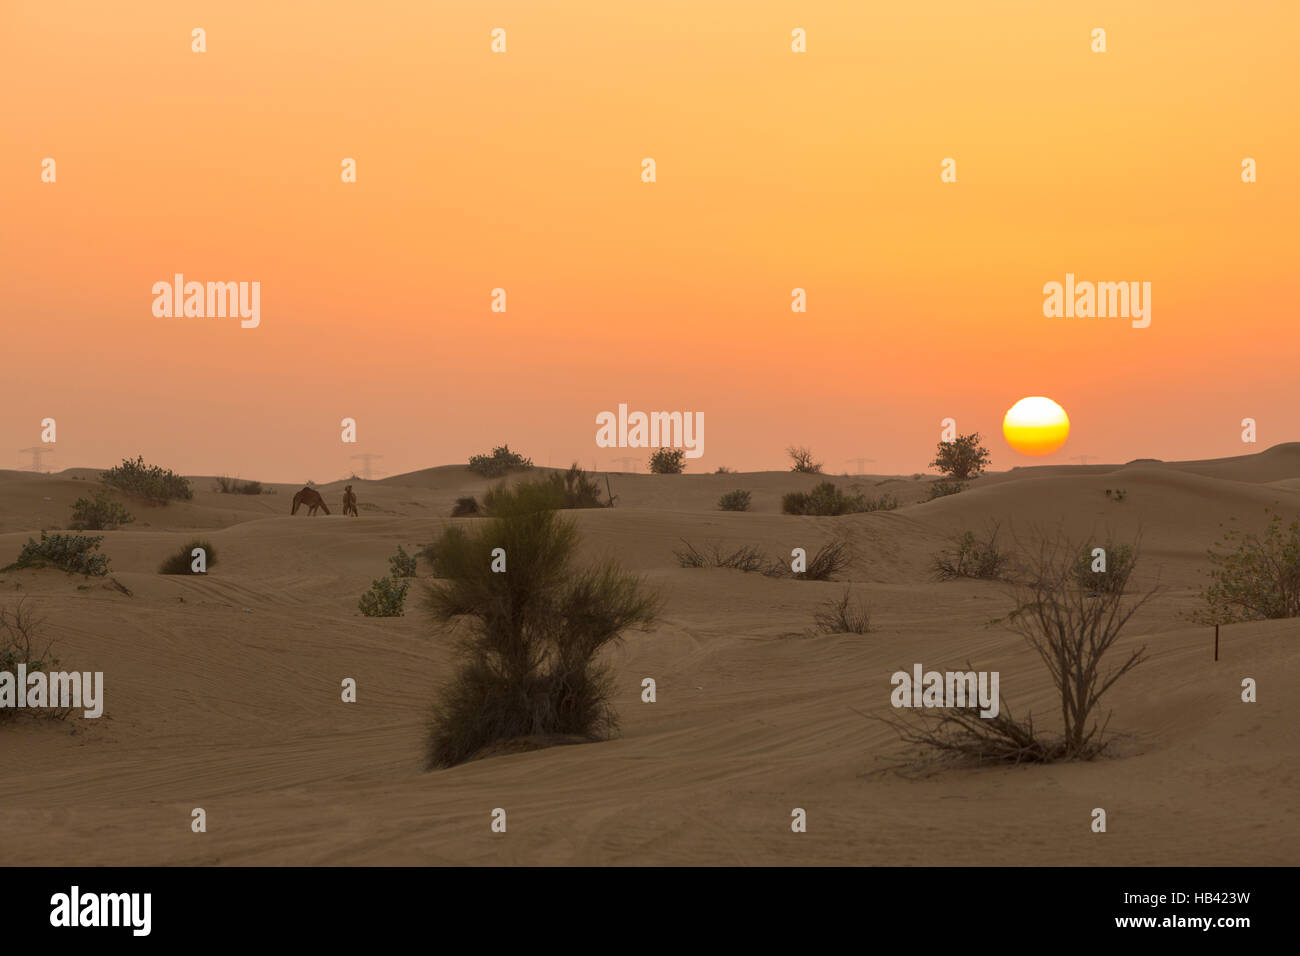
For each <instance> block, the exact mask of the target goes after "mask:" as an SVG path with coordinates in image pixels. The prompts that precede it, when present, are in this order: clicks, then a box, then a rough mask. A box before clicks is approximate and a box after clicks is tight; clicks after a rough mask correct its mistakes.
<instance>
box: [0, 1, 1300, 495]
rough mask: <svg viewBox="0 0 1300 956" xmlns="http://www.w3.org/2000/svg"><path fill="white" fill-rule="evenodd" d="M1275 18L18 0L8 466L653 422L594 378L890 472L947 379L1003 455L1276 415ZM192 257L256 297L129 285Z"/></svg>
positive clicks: (1078, 6) (1283, 365) (1283, 349)
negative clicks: (1095, 37) (207, 304)
mask: <svg viewBox="0 0 1300 956" xmlns="http://www.w3.org/2000/svg"><path fill="white" fill-rule="evenodd" d="M194 27H203V28H204V29H205V30H206V31H207V47H208V52H206V53H203V54H196V53H193V52H191V49H190V45H191V35H190V31H191V30H192V29H193V28H194ZM493 27H504V28H505V29H506V31H507V50H508V52H507V53H505V54H493V53H492V52H491V50H490V42H491V38H490V35H489V34H490V31H491V30H492V28H493ZM795 27H802V28H804V29H805V30H806V31H807V35H808V52H807V53H806V54H794V53H792V52H790V31H791V30H792V29H793V28H795ZM1094 27H1103V28H1105V30H1106V32H1107V47H1108V49H1107V52H1106V53H1104V54H1095V53H1093V52H1091V50H1090V42H1091V40H1090V32H1091V30H1092V29H1093V28H1094ZM1297 28H1300V5H1298V4H1295V3H1292V2H1274V3H1268V2H1263V3H1256V4H1253V5H1251V6H1250V8H1249V9H1248V10H1247V9H1244V8H1243V9H1240V10H1237V9H1235V8H1233V7H1232V6H1231V5H1229V4H1223V3H1205V2H1187V0H1184V2H1178V3H1174V2H1149V3H1141V2H1134V0H1125V2H1116V3H1086V4H1084V3H1066V2H1061V3H1042V2H1036V0H1026V2H1021V3H1016V2H1000V3H992V4H971V3H967V2H957V0H952V2H931V3H922V2H917V3H908V4H881V3H859V2H847V0H846V2H840V3H829V2H827V3H797V4H796V3H788V2H785V3H775V2H763V0H744V2H732V0H711V2H710V3H708V4H700V3H698V2H694V0H689V2H687V0H671V2H669V0H655V2H654V3H646V4H632V3H627V4H623V3H609V2H608V0H599V2H596V0H560V2H556V3H548V4H537V3H535V2H500V3H496V2H494V3H490V4H488V3H481V2H468V0H466V2H455V3H452V2H442V0H419V2H416V0H405V2H397V0H389V2H384V0H377V2H371V3H367V4H354V3H335V2H325V0H311V2H283V0H277V2H275V3H268V2H262V0H258V2H233V0H223V2H219V3H218V2H212V3H177V2H174V0H165V2H133V3H131V4H129V5H127V6H122V5H118V4H104V3H101V2H74V3H61V2H50V0H6V2H5V3H3V4H0V84H2V86H3V90H4V93H3V95H2V96H0V208H2V209H3V216H2V217H0V255H2V256H3V259H2V260H0V261H2V262H3V266H2V267H0V314H2V315H3V317H4V329H5V341H6V344H7V350H6V354H5V361H4V365H3V374H2V375H0V382H2V383H3V385H2V387H3V415H2V416H0V467H26V465H25V464H24V462H26V461H28V460H29V459H28V458H27V456H24V455H21V454H19V452H18V449H20V448H24V447H26V446H30V445H33V444H36V443H38V442H39V440H40V421H41V419H42V418H45V417H53V418H55V419H56V420H57V422H58V443H57V445H56V446H55V448H54V452H55V455H54V458H53V459H51V463H52V465H53V466H54V467H55V468H56V469H57V468H62V467H71V466H99V467H104V466H107V465H109V464H112V463H114V462H116V461H118V460H120V459H121V458H122V457H124V456H128V455H129V456H134V455H135V454H137V453H140V454H143V455H144V456H145V457H146V459H148V460H150V461H157V462H159V463H161V464H164V465H166V466H168V467H172V468H175V469H176V470H178V471H184V472H187V473H228V474H232V475H234V474H238V475H242V476H245V477H257V478H262V479H267V480H282V481H301V480H306V479H308V478H311V479H314V480H317V481H329V480H333V479H335V478H338V477H342V476H343V475H345V474H346V473H347V472H348V471H349V469H350V468H352V467H354V466H356V467H359V465H358V464H357V463H356V462H353V461H351V460H350V456H351V455H354V454H359V453H374V454H378V455H382V456H383V458H382V460H381V461H379V462H378V463H377V467H378V468H379V469H382V470H383V471H385V472H388V473H397V472H401V471H407V470H412V469H415V468H420V467H426V466H429V465H435V464H449V463H454V462H463V461H464V460H465V459H466V458H467V457H468V456H469V455H470V454H472V453H475V452H480V451H486V450H488V449H489V448H490V447H491V446H492V445H494V444H499V443H501V442H509V443H510V445H511V447H512V448H515V449H517V450H520V451H522V452H524V453H525V454H529V455H531V456H532V457H533V459H534V460H535V461H536V462H537V463H538V464H547V463H551V464H556V465H561V464H567V463H568V462H569V461H570V460H572V459H575V458H576V459H579V460H580V461H582V462H583V463H584V464H587V465H590V464H593V463H594V464H596V465H599V466H601V467H605V466H608V465H609V464H610V463H611V462H612V461H613V459H615V458H617V457H620V456H623V455H636V456H637V457H645V455H644V454H643V453H642V452H641V451H639V450H635V449H632V450H621V449H598V448H597V447H596V444H595V433H596V425H595V416H596V414H597V413H598V412H601V411H605V410H614V409H616V408H617V407H618V405H619V403H620V402H623V403H627V404H628V405H629V406H630V407H631V408H632V409H634V410H636V409H641V410H646V411H651V410H679V411H698V412H702V413H704V417H705V420H706V423H707V426H706V432H705V455H704V457H703V458H702V459H699V460H698V461H694V462H691V463H690V469H689V470H691V471H702V470H709V471H712V470H713V469H714V468H716V467H717V466H718V465H723V464H725V465H729V466H731V467H734V468H740V469H743V470H750V469H759V468H779V467H783V466H784V463H783V457H784V453H783V452H784V448H785V447H786V446H787V445H790V444H792V443H793V444H805V445H809V446H811V447H812V448H813V450H814V451H815V452H816V453H817V455H818V456H819V457H820V458H821V459H822V460H824V461H825V462H826V463H827V469H828V470H831V471H844V470H851V469H853V468H854V467H855V466H853V465H849V464H847V463H846V459H849V458H851V457H852V458H856V457H867V458H874V459H876V461H875V463H874V464H871V465H869V466H868V468H869V470H874V471H877V472H881V471H885V472H902V473H911V472H913V471H920V470H923V469H924V468H925V466H926V464H927V462H928V461H929V460H930V458H932V457H933V452H934V445H935V442H936V441H937V440H938V438H939V422H940V420H941V419H943V418H945V417H953V418H955V419H956V420H957V424H958V428H959V429H960V430H961V431H963V432H966V431H973V430H979V431H980V432H982V433H983V434H984V435H985V437H986V444H987V445H988V446H989V448H990V449H991V450H992V451H993V454H994V467H995V468H1006V467H1010V466H1012V465H1016V464H1033V463H1040V462H1045V463H1053V462H1061V463H1068V462H1069V461H1070V459H1071V456H1075V455H1089V456H1093V457H1094V458H1100V459H1101V460H1103V461H1125V460H1127V459H1131V458H1135V457H1157V458H1165V459H1175V458H1202V457H1215V456H1219V455H1233V454H1241V453H1243V452H1250V451H1257V450H1261V449H1262V448H1265V447H1267V446H1269V445H1272V444H1276V443H1278V442H1281V441H1288V440H1296V439H1300V427H1298V423H1297V415H1298V414H1300V395H1298V391H1300V390H1298V388H1297V384H1296V383H1297V381H1298V380H1300V372H1298V371H1297V369H1298V367H1300V347H1298V346H1300V332H1297V331H1296V330H1295V322H1296V320H1297V315H1296V308H1295V304H1294V303H1295V302H1296V301H1297V295H1298V293H1300V288H1298V286H1300V280H1298V279H1297V272H1296V251H1297V240H1296V238H1295V237H1296V222H1297V219H1298V218H1300V217H1298V216H1297V214H1298V213H1300V190H1298V189H1297V185H1296V174H1295V170H1296V169H1297V157H1300V122H1298V120H1297V116H1298V114H1297V111H1296V108H1295V102H1294V100H1295V91H1296V90H1297V89H1298V88H1300V67H1297V66H1296V63H1297V58H1296V57H1295V55H1294V49H1293V48H1292V44H1293V42H1294V37H1295V36H1296V34H1297ZM1247 156H1249V157H1253V158H1255V159H1256V160H1257V162H1258V176H1259V182H1257V183H1255V184H1244V183H1242V182H1241V178H1240V170H1241V160H1242V158H1243V157H1247ZM45 157H52V158H54V159H55V160H56V162H57V177H58V178H57V182H55V183H53V184H50V183H42V182H41V161H42V159H43V158H45ZM344 157H354V158H355V159H356V160H357V164H358V165H357V169H358V181H357V182H356V183H355V184H345V183H342V182H341V181H340V162H341V160H342V159H343V158H344ZM643 157H653V158H654V159H655V160H656V162H657V164H658V182H656V183H654V184H646V183H642V182H641V178H640V172H641V160H642V158H643ZM944 157H953V158H955V159H956V161H957V172H958V181H957V183H955V184H945V183H942V182H940V178H939V172H940V162H941V160H942V159H943V158H944ZM176 272H182V273H184V274H185V275H186V277H187V278H188V279H193V280H197V281H209V280H212V281H241V280H242V281H252V280H256V281H260V282H261V284H262V292H261V295H262V317H261V325H260V327H258V328H256V329H241V328H240V326H239V321H238V320H237V319H198V318H174V319H165V318H163V319H160V318H155V317H154V315H153V313H152V308H151V307H152V303H153V295H152V293H151V288H152V286H153V283H155V282H158V281H169V280H170V279H171V277H172V275H173V274H174V273H176ZM1066 272H1073V273H1074V274H1075V275H1076V276H1077V277H1078V278H1079V279H1080V280H1084V279H1091V280H1099V281H1121V280H1124V281H1149V282H1151V284H1152V299H1153V319H1152V324H1151V327H1150V328H1148V329H1141V330H1138V329H1132V328H1131V327H1130V326H1129V323H1128V321H1127V320H1124V319H1081V318H1076V319H1063V318H1062V319H1048V318H1045V317H1044V316H1043V314H1042V304H1043V298H1044V297H1043V294H1042V291H1041V289H1042V286H1043V284H1044V283H1045V282H1048V281H1053V280H1055V281H1062V280H1063V279H1064V275H1065V273H1066ZM495 287H504V288H505V289H506V290H507V295H508V311H507V312H506V313H504V314H497V313H492V312H491V311H490V310H489V304H490V292H491V290H492V289H493V288H495ZM795 287H802V288H804V289H806V290H807V293H808V312H807V314H794V313H792V312H791V311H790V291H791V289H793V288H795ZM1037 394H1042V395H1047V396H1050V397H1052V398H1054V399H1055V400H1056V401H1058V402H1060V403H1061V404H1062V405H1063V406H1064V407H1065V409H1066V410H1067V412H1068V413H1069V415H1070V417H1071V420H1072V422H1073V432H1072V435H1071V438H1070V441H1069V442H1068V443H1067V444H1066V445H1065V447H1064V448H1063V449H1062V450H1061V451H1059V452H1058V453H1056V454H1055V455H1053V456H1050V457H1048V458H1046V459H1036V460H1031V459H1026V458H1022V457H1021V456H1019V455H1017V454H1016V453H1015V452H1013V451H1011V450H1010V449H1009V448H1008V447H1007V445H1006V444H1005V442H1004V440H1003V439H1002V436H1001V433H1000V424H1001V419H1002V415H1003V413H1004V412H1005V411H1006V409H1007V408H1008V407H1010V405H1012V404H1013V403H1014V402H1015V401H1016V400H1017V399H1019V398H1021V397H1023V396H1026V395H1037ZM345 416H350V417H353V418H355V419H356V420H357V421H358V425H359V439H360V440H359V442H358V443H357V444H356V445H345V444H343V443H342V442H341V441H340V428H339V423H340V420H341V419H342V418H343V417H345ZM1248 416H1249V417H1253V418H1255V419H1256V420H1257V421H1258V423H1259V425H1258V428H1259V443H1258V444H1257V445H1254V446H1250V445H1243V444H1242V442H1241V440H1240V430H1241V429H1240V422H1241V419H1242V418H1244V417H1248Z"/></svg>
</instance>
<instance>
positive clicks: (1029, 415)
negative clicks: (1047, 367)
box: [1002, 395, 1070, 456]
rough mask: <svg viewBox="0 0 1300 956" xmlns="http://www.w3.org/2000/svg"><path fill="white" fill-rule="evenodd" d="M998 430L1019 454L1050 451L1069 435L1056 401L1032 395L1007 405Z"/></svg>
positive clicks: (1063, 415) (1063, 411) (1047, 453)
mask: <svg viewBox="0 0 1300 956" xmlns="http://www.w3.org/2000/svg"><path fill="white" fill-rule="evenodd" d="M1002 434H1003V435H1005V436H1006V439H1007V444H1008V445H1010V446H1011V447H1012V448H1014V449H1015V450H1016V451H1018V452H1020V454H1022V455H1034V456H1038V455H1050V454H1051V453H1052V452H1054V451H1056V450H1057V449H1058V448H1060V447H1061V446H1062V445H1064V444H1065V440H1066V439H1067V438H1068V437H1069V436H1070V419H1069V417H1068V416H1067V415H1066V414H1065V409H1064V408H1062V407H1061V406H1060V405H1058V404H1056V402H1054V401H1052V400H1051V399H1050V398H1044V397H1042V396H1041V395H1035V396H1033V397H1031V398H1022V399H1021V400H1020V401H1018V402H1016V403H1015V404H1014V405H1012V406H1011V408H1010V410H1008V411H1007V414H1006V416H1005V417H1004V418H1003V419H1002Z"/></svg>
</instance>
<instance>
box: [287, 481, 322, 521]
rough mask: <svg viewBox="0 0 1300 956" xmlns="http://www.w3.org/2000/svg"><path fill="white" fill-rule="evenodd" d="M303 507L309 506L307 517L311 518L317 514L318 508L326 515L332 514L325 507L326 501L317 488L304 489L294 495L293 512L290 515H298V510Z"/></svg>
mask: <svg viewBox="0 0 1300 956" xmlns="http://www.w3.org/2000/svg"><path fill="white" fill-rule="evenodd" d="M302 505H306V506H307V517H309V518H310V517H311V516H313V515H314V514H316V509H317V508H319V509H320V510H321V511H323V512H325V513H326V514H329V513H330V510H329V508H327V507H325V499H324V498H322V497H321V496H320V492H319V491H317V490H316V489H315V488H304V489H303V490H302V491H300V492H298V493H297V494H296V495H294V496H293V510H292V511H291V512H289V513H290V514H294V515H296V514H297V513H298V508H299V507H301V506H302Z"/></svg>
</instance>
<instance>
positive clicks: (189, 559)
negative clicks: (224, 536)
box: [158, 538, 217, 574]
mask: <svg viewBox="0 0 1300 956" xmlns="http://www.w3.org/2000/svg"><path fill="white" fill-rule="evenodd" d="M196 548H202V549H203V563H204V566H205V567H207V568H211V567H212V566H213V565H214V564H216V563H217V549H216V548H214V547H213V546H212V542H211V541H206V540H202V539H199V538H195V539H194V540H193V541H191V542H190V543H189V544H187V545H185V546H184V547H183V548H181V549H180V550H179V551H177V552H176V553H175V554H171V555H168V557H167V559H166V560H165V561H163V563H162V564H161V565H159V566H158V573H159V574H198V573H200V572H198V571H195V570H194V550H195V549H196ZM203 573H206V572H203Z"/></svg>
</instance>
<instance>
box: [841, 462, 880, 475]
mask: <svg viewBox="0 0 1300 956" xmlns="http://www.w3.org/2000/svg"><path fill="white" fill-rule="evenodd" d="M844 460H845V461H846V462H852V463H854V464H856V465H857V466H858V470H857V472H856V473H857V474H859V475H861V474H863V471H862V469H863V468H865V467H866V464H867V462H872V463H874V462H875V460H876V459H874V458H845V459H844Z"/></svg>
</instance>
